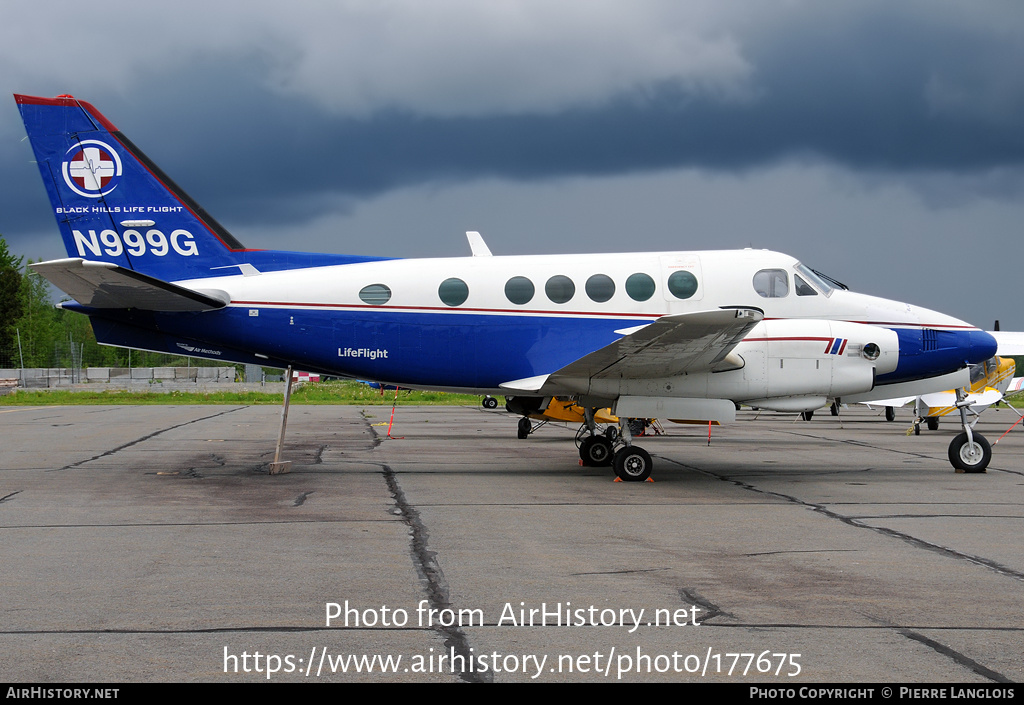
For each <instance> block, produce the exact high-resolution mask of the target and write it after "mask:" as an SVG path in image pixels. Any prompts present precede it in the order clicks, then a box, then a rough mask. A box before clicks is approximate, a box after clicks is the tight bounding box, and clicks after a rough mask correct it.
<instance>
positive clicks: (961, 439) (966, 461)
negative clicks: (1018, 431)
mask: <svg viewBox="0 0 1024 705" xmlns="http://www.w3.org/2000/svg"><path fill="white" fill-rule="evenodd" d="M956 405H957V408H959V409H960V423H961V424H963V427H964V431H963V433H960V434H957V436H956V437H955V438H954V439H953V442H952V443H950V444H949V462H950V463H951V464H952V465H953V467H954V468H956V471H957V472H968V473H978V472H985V468H987V467H988V464H989V461H991V460H992V446H991V445H989V442H988V441H987V440H986V439H985V437H984V436H983V435H981V434H980V433H975V432H974V430H973V429H972V428H971V424H969V423H968V422H967V407H968V406H970V405H971V402H969V401H967V395H966V394H964V391H963V390H962V389H958V390H956Z"/></svg>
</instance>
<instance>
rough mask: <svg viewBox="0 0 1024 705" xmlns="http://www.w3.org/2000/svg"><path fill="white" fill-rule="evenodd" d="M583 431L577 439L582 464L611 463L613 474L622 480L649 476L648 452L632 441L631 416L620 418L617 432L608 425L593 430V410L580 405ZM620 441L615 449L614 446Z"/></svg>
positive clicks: (599, 465) (603, 465) (594, 425)
mask: <svg viewBox="0 0 1024 705" xmlns="http://www.w3.org/2000/svg"><path fill="white" fill-rule="evenodd" d="M584 418H585V421H584V425H585V429H586V430H585V431H582V432H583V433H584V434H587V433H589V435H585V436H584V437H583V439H582V440H580V443H579V446H580V461H581V462H582V464H583V465H584V466H586V467H607V466H609V465H611V466H612V469H613V470H614V471H615V476H616V477H618V478H619V479H620V480H622V481H623V482H643V481H644V480H646V479H648V478H649V477H650V476H651V470H653V469H654V463H653V462H652V461H651V456H650V454H649V453H648V452H647V451H645V450H644V449H643V448H640V447H638V446H635V445H633V434H632V433H631V432H630V421H631V419H625V418H620V419H619V430H618V433H615V432H614V427H613V426H609V427H608V429H607V430H606V431H605V433H604V434H603V435H602V434H599V433H598V432H597V424H595V423H594V410H593V409H590V408H585V409H584ZM620 443H621V444H622V447H621V448H619V449H618V450H617V451H616V450H615V446H616V445H618V444H620Z"/></svg>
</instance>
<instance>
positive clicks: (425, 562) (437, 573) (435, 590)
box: [381, 464, 493, 683]
mask: <svg viewBox="0 0 1024 705" xmlns="http://www.w3.org/2000/svg"><path fill="white" fill-rule="evenodd" d="M381 468H382V470H383V473H384V480H385V481H386V482H387V485H388V490H389V491H390V492H391V497H392V498H393V499H394V500H395V504H396V505H397V507H398V512H399V515H400V516H401V517H402V521H403V523H404V524H405V525H406V526H408V527H409V529H410V530H411V532H412V546H411V547H410V552H411V553H412V561H413V564H414V565H415V566H416V572H417V573H419V576H420V578H421V579H422V580H423V581H424V582H425V583H426V592H427V599H428V601H429V602H430V607H431V608H432V609H434V610H437V611H439V612H440V611H441V610H451V602H450V601H449V599H448V596H449V592H448V583H447V581H446V580H445V577H444V571H443V570H441V566H440V565H439V564H438V562H437V553H435V552H434V551H431V550H430V549H429V548H427V541H428V539H429V537H430V534H429V532H428V531H427V527H426V525H425V524H424V523H423V521H422V519H421V517H420V513H419V512H418V511H416V508H415V507H413V506H412V505H411V504H409V501H408V500H407V499H406V497H405V493H404V492H403V491H402V488H401V486H400V485H399V484H398V476H397V475H396V474H395V471H394V470H392V469H391V468H390V467H389V466H388V465H385V464H382V465H381ZM433 629H434V630H435V631H437V632H439V633H440V634H442V635H443V636H444V637H445V640H444V645H445V646H446V647H448V648H449V649H452V650H453V651H454V652H455V653H456V654H458V655H460V656H462V663H463V664H467V663H473V660H472V658H473V656H472V649H470V647H469V639H467V638H466V634H465V632H463V631H462V628H461V627H458V626H454V625H453V626H450V627H446V626H443V625H437V626H434V627H433ZM459 677H460V678H461V679H462V680H464V681H466V682H467V683H491V682H493V676H492V675H491V672H490V671H487V672H485V673H478V672H475V671H468V672H467V671H466V670H465V669H464V670H463V671H462V672H461V673H460V674H459Z"/></svg>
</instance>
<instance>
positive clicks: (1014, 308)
mask: <svg viewBox="0 0 1024 705" xmlns="http://www.w3.org/2000/svg"><path fill="white" fill-rule="evenodd" d="M4 15H5V17H4V22H3V23H2V25H0V85H2V87H3V88H4V89H5V92H6V93H8V94H11V93H16V92H17V93H26V94H30V95H41V96H55V95H57V94H61V93H71V94H73V95H74V96H75V97H77V98H80V99H83V100H87V101H89V102H91V103H93V104H94V105H95V106H96V107H97V108H98V109H99V110H100V111H101V112H103V113H104V115H106V117H107V118H109V119H110V120H111V121H112V122H113V123H114V124H115V125H117V126H118V127H119V128H120V129H121V130H122V131H124V132H125V134H127V135H128V136H129V137H130V138H131V139H132V141H134V142H135V143H136V144H137V145H138V146H139V147H140V148H141V149H142V150H144V151H145V152H146V153H147V154H148V155H149V156H150V157H152V158H153V159H154V160H155V161H156V162H157V163H159V164H160V166H161V167H162V168H163V169H164V170H165V171H166V172H167V173H168V174H169V175H170V176H171V177H172V178H173V179H175V180H176V181H177V182H178V183H179V184H180V185H181V186H182V187H183V188H184V189H185V190H186V191H188V192H189V193H190V194H191V195H192V196H193V197H194V198H195V199H196V200H197V201H199V202H200V203H201V204H202V205H203V206H204V207H205V208H206V209H207V210H208V211H210V213H211V214H213V215H214V217H216V218H217V219H218V220H220V221H221V223H222V224H224V225H225V226H226V227H227V228H228V229H229V230H231V231H232V233H233V234H234V235H235V236H236V237H237V238H238V239H239V240H240V241H241V242H242V243H244V244H245V245H246V246H248V247H256V248H277V249H295V250H310V251H321V252H344V253H351V254H370V255H388V256H399V257H429V256H451V255H461V254H468V245H467V244H466V241H465V236H464V234H463V233H464V231H465V230H479V231H481V232H482V233H483V235H484V238H485V239H486V241H487V242H488V244H489V245H490V247H491V249H492V250H493V251H494V253H495V254H533V253H555V252H557V253H571V252H591V251H593V252H614V251H635V250H699V249H712V248H715V249H717V248H732V247H749V246H753V247H758V248H768V249H773V250H779V251H782V252H786V253H789V254H791V255H793V256H795V257H798V258H799V259H801V260H803V261H804V262H806V263H807V264H809V265H810V266H812V267H814V268H816V269H819V270H822V271H824V272H826V273H828V274H831V275H832V276H834V277H835V278H837V279H840V280H842V281H844V282H846V283H847V284H849V285H850V286H851V288H853V289H855V290H858V291H862V292H865V293H872V294H877V295H880V296H885V297H888V298H894V299H899V300H901V301H909V302H911V303H915V304H920V305H924V306H929V307H931V308H935V309H938V310H941V311H944V312H946V313H950V314H953V315H956V316H958V317H961V318H964V319H967V320H969V321H971V322H972V323H975V324H977V325H980V326H982V327H985V328H990V327H991V326H992V322H993V320H994V319H996V318H999V319H1001V321H1002V324H1003V328H1004V329H1006V330H1008V329H1014V330H1024V312H1022V302H1024V284H1022V281H1021V279H1020V277H1019V276H1018V274H1019V270H1020V267H1021V264H1022V261H1024V259H1022V257H1021V254H1022V253H1024V239H1022V235H1024V233H1022V230H1024V198H1022V196H1024V71H1022V67H1024V3H1020V2H1015V1H1011V0H991V1H987V2H986V1H984V0H982V1H976V2H970V3H967V2H944V1H942V0H920V1H916V2H915V1H914V0H905V1H903V2H899V3H893V2H891V0H887V1H884V2H882V1H879V2H875V1H872V0H855V1H854V0H851V1H849V2H846V1H842V0H829V1H827V2H826V1H822V2H800V1H797V0H774V1H773V0H758V1H757V2H723V1H722V0H714V1H713V2H711V1H709V2H702V1H692V0H691V1H688V2H685V3H684V2H678V0H669V1H666V2H659V1H653V0H652V1H648V0H629V2H626V1H624V0H617V1H615V2H610V1H605V0H578V1H576V0H560V1H558V2H551V0H545V1H536V2H535V1H533V0H516V1H512V0H509V1H505V0H486V1H484V0H407V1H401V0H373V1H372V2H371V1H366V2H343V1H339V0H333V1H331V2H298V3H291V4H282V3H280V2H269V1H263V0H248V1H246V2H231V3H227V2H218V0H205V1H204V2H193V1H190V0H186V1H183V2H177V3H173V4H172V3H161V4H154V3H140V2H137V1H134V2H129V1H121V0H116V1H110V2H104V1H103V0H94V2H91V3H89V4H88V9H85V7H84V6H83V5H81V4H80V3H73V2H39V3H17V4H15V5H12V6H10V7H8V8H6V10H5V13H4ZM24 137H25V132H24V128H23V126H22V124H21V120H20V117H19V115H18V111H17V108H16V106H15V103H14V100H13V99H11V98H8V99H6V102H5V101H4V100H0V150H2V152H0V156H2V161H0V164H2V165H3V166H2V170H0V184H2V188H0V234H3V235H4V236H5V237H6V239H7V241H8V243H9V246H10V248H11V250H12V252H15V253H18V254H24V255H26V256H27V257H31V258H55V257H64V256H66V255H65V253H64V250H63V247H62V245H61V243H60V238H59V236H58V234H57V229H56V225H55V223H54V221H53V216H52V211H51V209H50V208H49V205H48V203H47V200H46V196H45V192H44V190H43V186H42V183H41V182H40V179H39V173H38V170H37V168H36V166H35V165H34V164H33V163H32V162H31V160H32V154H31V149H30V147H29V145H28V142H27V140H24Z"/></svg>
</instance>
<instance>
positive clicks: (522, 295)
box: [505, 277, 534, 305]
mask: <svg viewBox="0 0 1024 705" xmlns="http://www.w3.org/2000/svg"><path fill="white" fill-rule="evenodd" d="M533 292H534V288H533V282H532V281H530V280H529V279H527V278H526V277H512V278H511V279H509V280H508V281H507V282H505V298H507V299H508V300H509V301H511V302H512V303H514V304H519V305H522V304H526V303H529V302H530V299H532V298H533Z"/></svg>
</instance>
